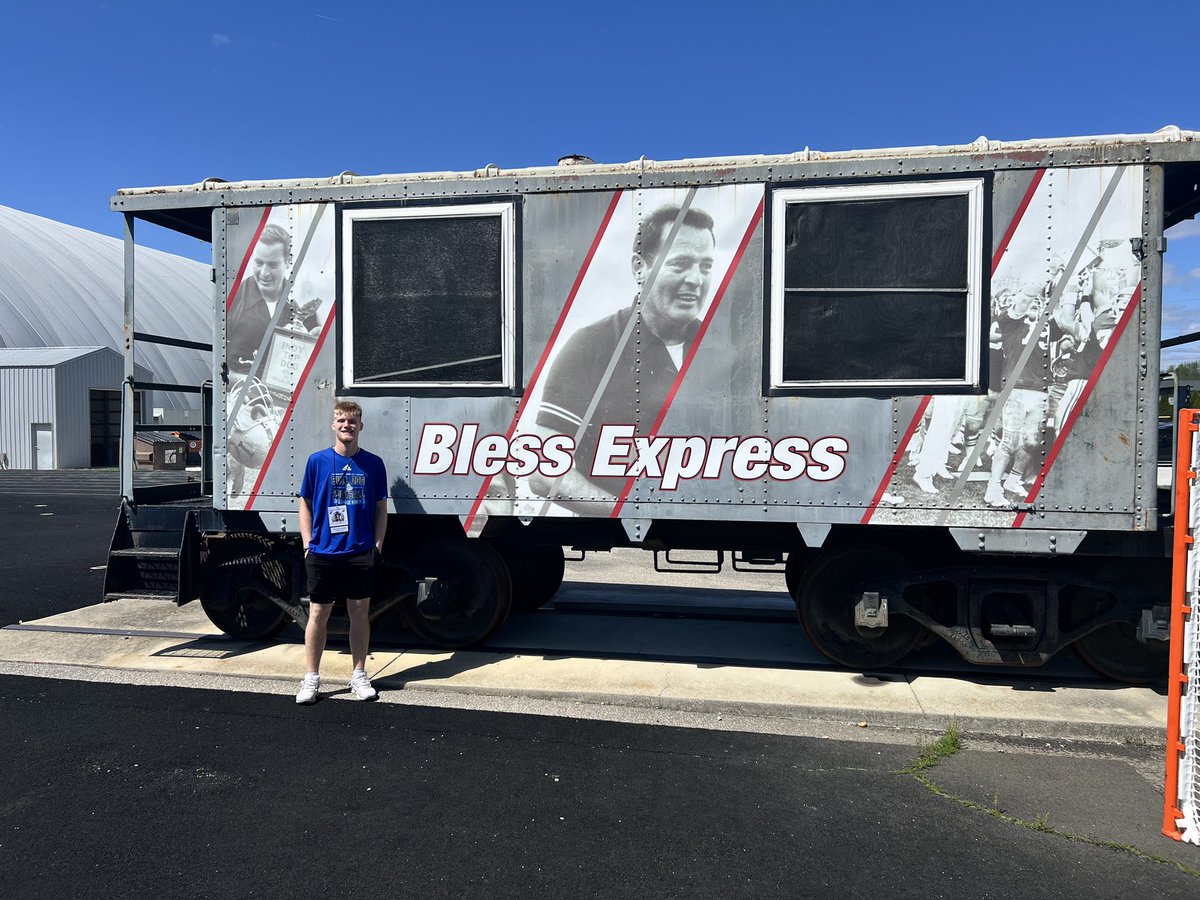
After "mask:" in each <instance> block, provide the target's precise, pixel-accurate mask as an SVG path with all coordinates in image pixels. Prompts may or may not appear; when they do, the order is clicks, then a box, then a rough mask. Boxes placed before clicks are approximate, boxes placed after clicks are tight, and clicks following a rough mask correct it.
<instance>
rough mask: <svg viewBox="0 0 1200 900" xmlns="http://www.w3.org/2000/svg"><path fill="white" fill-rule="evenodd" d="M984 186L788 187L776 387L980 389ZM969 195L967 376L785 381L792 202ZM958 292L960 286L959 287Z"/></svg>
mask: <svg viewBox="0 0 1200 900" xmlns="http://www.w3.org/2000/svg"><path fill="white" fill-rule="evenodd" d="M983 187H984V181H983V179H982V178H969V179H968V178H961V179H953V180H949V181H923V182H904V183H894V182H893V183H889V184H857V185H835V186H830V187H808V188H782V189H780V190H777V191H774V192H773V193H772V201H771V310H770V315H771V349H770V354H771V360H770V362H771V366H770V369H771V387H772V389H785V390H786V389H790V388H798V389H805V388H809V389H811V388H862V387H871V388H889V389H890V388H912V389H920V388H928V389H930V392H932V391H936V390H937V389H939V388H960V387H978V385H979V384H980V383H981V373H980V361H981V359H980V352H979V348H980V343H981V337H980V335H981V332H980V329H981V328H982V325H981V306H982V302H981V296H982V289H983V284H982V282H983ZM953 195H965V196H966V197H967V291H966V304H967V329H966V332H967V333H966V347H965V351H966V352H965V360H966V366H965V371H964V372H963V377H962V378H927V379H872V380H863V379H855V380H849V379H839V378H837V377H836V374H837V373H835V372H831V373H830V377H829V378H822V379H820V380H808V381H785V380H784V378H783V306H784V304H783V299H784V251H785V248H786V243H785V234H784V229H785V225H786V218H785V214H786V211H787V207H788V205H789V204H792V203H841V202H844V201H848V200H889V199H893V198H907V197H943V196H953ZM880 290H884V289H880ZM956 290H957V288H956Z"/></svg>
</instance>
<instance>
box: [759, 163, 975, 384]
mask: <svg viewBox="0 0 1200 900" xmlns="http://www.w3.org/2000/svg"><path fill="white" fill-rule="evenodd" d="M977 184H978V183H977V182H969V183H964V186H963V187H962V188H961V189H960V188H958V187H957V186H953V187H950V188H947V187H945V186H944V185H943V186H942V187H941V188H940V190H941V193H938V194H936V195H933V196H926V195H922V194H921V193H920V190H921V189H920V188H917V189H916V190H915V191H914V190H913V188H912V187H911V186H896V187H894V188H891V190H892V191H894V195H893V196H887V195H886V194H887V191H888V189H882V190H881V189H878V188H874V187H872V188H868V189H863V190H861V191H859V192H858V193H859V194H860V195H859V196H855V195H854V194H855V191H854V190H853V189H851V190H850V191H847V199H845V200H841V199H829V198H830V197H833V196H836V195H834V194H831V193H829V192H824V193H819V192H818V191H808V192H806V191H805V190H799V191H794V192H783V193H784V196H783V198H782V199H783V203H782V205H781V206H779V207H777V210H779V211H781V212H782V218H783V223H782V233H781V232H780V231H779V230H777V231H776V235H777V240H778V237H779V236H781V238H782V243H783V246H782V248H781V249H782V253H780V248H776V264H777V265H781V267H782V269H783V284H782V287H783V290H782V296H776V297H775V300H774V302H775V303H776V304H780V305H781V317H780V319H778V320H777V321H781V322H782V328H781V331H782V339H781V341H780V342H779V343H778V344H777V348H778V352H779V353H780V354H781V358H780V364H779V365H778V366H776V368H775V370H774V371H775V372H776V377H777V379H778V380H779V383H781V384H784V385H786V384H789V383H790V384H796V383H804V384H806V385H815V386H820V385H822V384H830V385H833V386H837V385H839V384H863V383H866V384H869V383H872V382H876V383H880V384H886V383H894V382H900V383H906V384H920V383H924V382H942V383H945V382H958V383H966V382H969V381H971V380H973V379H975V378H977V375H978V373H977V371H968V370H969V369H970V368H972V367H971V362H972V359H974V358H976V357H977V354H974V353H972V347H973V346H976V345H977V344H978V336H977V335H975V334H973V332H974V331H975V330H976V326H974V324H973V323H975V322H977V321H978V316H977V315H973V313H975V312H977V310H976V309H975V307H977V305H978V302H979V300H978V297H977V296H973V293H975V292H973V289H972V285H973V284H978V278H975V279H972V278H971V274H972V273H971V266H972V265H977V264H978V263H977V261H973V260H972V251H971V248H972V231H973V229H974V230H975V231H976V232H977V231H978V230H979V229H980V228H981V226H980V225H979V224H978V216H975V217H974V218H975V219H976V221H974V222H973V221H972V219H973V216H972V201H971V199H970V197H969V196H968V193H967V192H968V191H970V190H972V189H973V188H974V187H975V186H976V185H977ZM906 192H908V193H906ZM806 193H807V196H811V197H813V199H812V200H807V199H805V198H806ZM864 195H865V196H864ZM818 196H819V197H820V198H821V199H816V198H817V197H818ZM975 237H976V241H975V244H976V246H977V245H978V238H979V237H980V236H979V235H978V234H976V235H975Z"/></svg>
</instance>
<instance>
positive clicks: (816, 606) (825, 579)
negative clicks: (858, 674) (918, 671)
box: [793, 547, 924, 669]
mask: <svg viewBox="0 0 1200 900" xmlns="http://www.w3.org/2000/svg"><path fill="white" fill-rule="evenodd" d="M905 568H906V563H905V560H904V557H902V556H900V555H899V554H898V553H894V552H893V551H891V550H885V549H883V548H882V547H847V548H845V549H842V550H837V551H834V552H832V553H830V554H829V555H828V556H823V557H821V558H818V559H817V560H816V561H815V562H813V563H812V565H810V566H808V567H807V569H806V570H805V571H804V574H803V576H802V577H801V578H800V581H799V584H798V586H797V593H796V594H794V595H793V599H795V601H796V611H797V614H798V615H799V618H800V624H801V625H803V626H804V632H805V634H807V635H808V638H809V640H811V641H812V642H813V645H814V646H815V647H816V648H817V649H818V650H820V651H821V653H823V654H824V655H825V656H827V657H829V658H830V659H831V660H833V661H834V662H836V663H839V664H840V665H843V666H846V667H847V668H850V669H871V668H879V667H881V666H888V665H891V664H892V663H894V662H896V661H898V660H900V659H902V658H903V657H904V656H905V655H907V654H908V653H909V652H910V651H912V650H913V649H915V648H916V646H917V644H919V643H920V641H921V637H922V635H923V633H924V629H923V628H922V627H921V626H920V625H918V624H917V623H916V622H914V621H913V620H912V619H909V618H908V617H906V616H892V617H891V620H890V623H889V624H888V626H887V627H886V628H860V627H859V626H857V625H855V624H854V602H853V589H854V586H855V585H856V584H858V583H859V582H861V581H863V580H864V579H867V578H880V577H885V578H886V577H888V576H892V575H898V574H900V573H901V572H903V571H904V570H905Z"/></svg>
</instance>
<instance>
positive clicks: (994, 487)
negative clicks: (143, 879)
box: [983, 482, 1012, 507]
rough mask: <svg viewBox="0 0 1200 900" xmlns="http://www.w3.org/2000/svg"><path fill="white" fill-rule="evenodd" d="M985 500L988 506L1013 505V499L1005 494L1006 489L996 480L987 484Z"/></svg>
mask: <svg viewBox="0 0 1200 900" xmlns="http://www.w3.org/2000/svg"><path fill="white" fill-rule="evenodd" d="M983 499H984V502H986V503H987V505H988V506H995V507H1009V506H1012V503H1011V501H1010V500H1009V499H1008V498H1007V497H1005V496H1004V490H1003V489H1002V488H1001V487H1000V485H999V484H997V483H996V482H992V483H991V484H989V485H988V486H987V493H985V494H984V495H983Z"/></svg>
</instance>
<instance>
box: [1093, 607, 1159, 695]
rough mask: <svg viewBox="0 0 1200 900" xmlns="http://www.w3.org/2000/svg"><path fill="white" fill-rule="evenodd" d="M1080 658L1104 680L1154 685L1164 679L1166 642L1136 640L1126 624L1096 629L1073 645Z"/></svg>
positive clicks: (1133, 632)
mask: <svg viewBox="0 0 1200 900" xmlns="http://www.w3.org/2000/svg"><path fill="white" fill-rule="evenodd" d="M1071 646H1073V647H1074V648H1075V652H1076V653H1078V654H1079V657H1080V658H1081V659H1082V660H1083V661H1084V662H1085V663H1087V664H1088V665H1089V666H1091V667H1092V668H1093V669H1095V670H1096V671H1097V672H1099V673H1100V674H1101V675H1103V676H1105V677H1106V678H1111V679H1113V681H1123V682H1125V683H1126V684H1153V683H1154V682H1156V681H1160V680H1161V679H1163V678H1165V677H1166V674H1167V667H1168V662H1169V659H1170V653H1169V650H1170V644H1169V643H1168V642H1167V641H1148V642H1145V643H1143V642H1142V641H1139V640H1138V639H1137V632H1136V630H1135V629H1134V627H1133V626H1132V625H1130V624H1129V623H1128V622H1113V623H1112V624H1110V625H1105V626H1104V627H1103V628H1097V629H1096V630H1095V631H1093V632H1091V633H1090V634H1086V635H1084V636H1083V637H1081V638H1080V639H1079V640H1077V641H1076V642H1075V643H1074V644H1072V645H1071Z"/></svg>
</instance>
